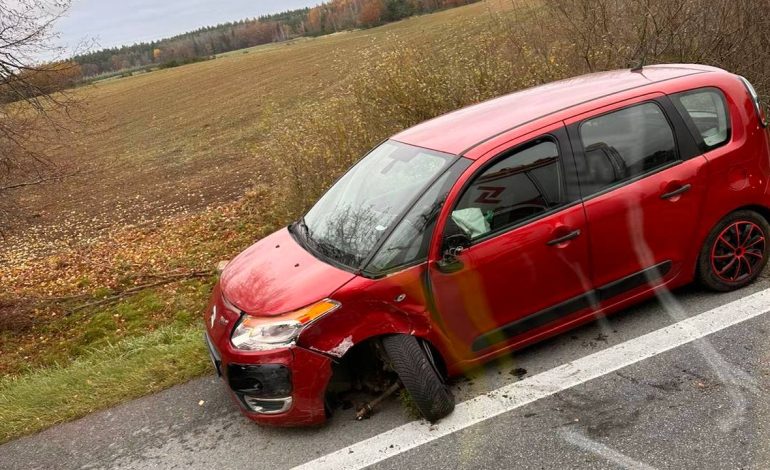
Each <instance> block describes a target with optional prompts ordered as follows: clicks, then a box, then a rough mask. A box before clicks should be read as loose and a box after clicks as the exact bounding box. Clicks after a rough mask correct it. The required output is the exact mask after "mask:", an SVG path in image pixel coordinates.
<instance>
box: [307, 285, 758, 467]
mask: <svg viewBox="0 0 770 470" xmlns="http://www.w3.org/2000/svg"><path fill="white" fill-rule="evenodd" d="M768 311H770V289H766V290H763V291H760V292H757V293H755V294H752V295H749V296H747V297H744V298H743V299H740V300H736V301H734V302H730V303H728V304H725V305H722V306H720V307H717V308H715V309H712V310H709V311H707V312H704V313H701V314H700V315H697V316H694V317H690V318H688V319H686V320H682V321H680V322H678V323H674V324H673V325H670V326H667V327H665V328H661V329H659V330H656V331H653V332H651V333H648V334H646V335H643V336H639V337H637V338H634V339H631V340H629V341H626V342H625V343H621V344H618V345H615V346H612V347H610V348H607V349H604V350H602V351H598V352H596V353H594V354H590V355H588V356H585V357H582V358H580V359H577V360H575V361H573V362H569V363H567V364H563V365H561V366H558V367H555V368H553V369H550V370H548V371H545V372H542V373H540V374H537V375H534V376H532V377H529V378H527V379H525V380H522V381H520V382H514V383H512V384H509V385H506V386H504V387H500V388H498V389H496V390H493V391H491V392H489V393H487V394H484V395H480V396H477V397H475V398H472V399H470V400H467V401H465V402H462V403H460V404H458V405H457V406H456V407H455V411H454V412H453V413H452V414H451V415H449V416H447V417H446V418H444V419H443V420H441V421H440V422H439V423H438V424H436V425H433V426H431V425H429V424H427V423H426V422H424V421H412V422H410V423H407V424H404V425H402V426H399V427H397V428H394V429H391V430H390V431H386V432H384V433H382V434H379V435H377V436H373V437H371V438H369V439H366V440H363V441H360V442H357V443H355V444H353V445H350V446H348V447H345V448H343V449H340V450H338V451H336V452H332V453H331V454H328V455H325V456H323V457H320V458H318V459H315V460H313V461H311V462H307V463H305V464H303V465H300V466H298V467H295V469H301V470H321V469H343V468H344V469H360V468H364V467H367V466H369V465H373V464H375V463H377V462H381V461H383V460H385V459H388V458H390V457H393V456H395V455H398V454H401V453H403V452H406V451H408V450H410V449H414V448H416V447H419V446H421V445H424V444H426V443H428V442H431V441H434V440H436V439H439V438H441V437H444V436H446V435H449V434H452V433H455V432H457V431H460V430H463V429H465V428H467V427H469V426H473V425H474V424H478V423H480V422H482V421H485V420H488V419H490V418H494V417H495V416H498V415H500V414H503V413H506V412H508V411H512V410H515V409H516V408H520V407H522V406H524V405H527V404H529V403H532V402H534V401H536V400H540V399H541V398H545V397H548V396H551V395H553V394H555V393H558V392H561V391H563V390H566V389H568V388H572V387H575V386H577V385H580V384H582V383H585V382H588V381H589V380H592V379H595V378H597V377H601V376H603V375H606V374H609V373H612V372H614V371H616V370H619V369H622V368H624V367H627V366H630V365H632V364H635V363H637V362H640V361H643V360H645V359H648V358H650V357H653V356H656V355H658V354H661V353H664V352H666V351H670V350H671V349H674V348H676V347H679V346H682V345H684V344H687V343H690V342H692V341H695V340H697V339H699V338H703V337H704V336H707V335H710V334H712V333H716V332H718V331H720V330H723V329H725V328H728V327H730V326H733V325H736V324H738V323H741V322H744V321H746V320H750V319H752V318H755V317H758V316H760V315H762V314H764V313H767V312H768Z"/></svg>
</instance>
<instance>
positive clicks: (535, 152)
mask: <svg viewBox="0 0 770 470" xmlns="http://www.w3.org/2000/svg"><path fill="white" fill-rule="evenodd" d="M560 168H561V167H560V163H559V150H558V146H557V145H556V142H554V141H553V140H551V139H540V140H537V141H535V142H533V143H531V144H529V145H527V146H526V147H524V148H522V149H518V150H515V151H513V153H511V154H510V155H507V156H505V157H503V158H502V159H500V160H498V161H497V162H495V163H493V164H492V165H491V166H490V167H488V168H487V169H485V170H484V171H482V172H481V173H480V174H479V175H477V176H476V177H475V178H474V179H473V180H472V181H471V183H470V185H469V186H468V187H467V189H466V190H465V192H464V193H463V195H462V197H461V198H460V200H459V202H458V203H457V205H456V206H455V208H454V210H453V211H452V214H451V223H450V225H451V226H452V228H453V229H454V231H455V232H457V231H459V232H462V233H464V234H465V235H467V236H468V237H469V238H470V239H471V240H476V239H479V238H482V237H485V236H487V235H490V234H493V233H496V232H500V231H502V230H505V229H508V228H510V227H513V226H516V225H519V224H521V223H522V222H525V221H527V220H529V219H532V218H534V217H537V216H538V215H541V214H544V213H547V212H549V211H551V210H553V209H554V208H557V207H560V206H562V205H564V204H565V203H566V197H565V196H564V190H563V185H562V176H561V169H560Z"/></svg>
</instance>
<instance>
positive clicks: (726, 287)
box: [698, 210, 770, 292]
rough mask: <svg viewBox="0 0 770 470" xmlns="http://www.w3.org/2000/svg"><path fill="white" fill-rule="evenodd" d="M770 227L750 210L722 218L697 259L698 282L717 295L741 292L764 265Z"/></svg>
mask: <svg viewBox="0 0 770 470" xmlns="http://www.w3.org/2000/svg"><path fill="white" fill-rule="evenodd" d="M768 235H770V225H769V224H768V223H767V221H766V220H765V218H764V217H762V216H761V215H759V214H757V213H756V212H754V211H750V210H741V211H736V212H733V213H732V214H730V215H728V216H727V217H725V218H724V219H722V220H721V221H720V222H719V223H718V224H717V225H716V226H715V227H714V228H713V229H711V233H709V236H708V237H707V238H706V242H705V243H704V244H703V247H702V248H701V252H700V256H699V257H698V279H699V280H700V282H701V283H702V284H703V285H704V286H706V287H707V288H709V289H711V290H714V291H717V292H728V291H731V290H736V289H740V288H741V287H745V286H747V285H749V284H751V283H752V282H754V280H755V279H756V278H757V277H758V276H759V275H760V274H761V272H762V270H763V269H764V267H765V265H766V264H767V255H768V248H769V247H770V243H769V241H768Z"/></svg>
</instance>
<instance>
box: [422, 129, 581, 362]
mask: <svg viewBox="0 0 770 470" xmlns="http://www.w3.org/2000/svg"><path fill="white" fill-rule="evenodd" d="M569 153H570V148H569V144H568V138H567V135H566V133H565V130H564V127H563V125H562V124H561V123H559V125H558V126H555V127H554V128H552V129H551V130H550V131H549V132H545V133H542V134H540V135H538V136H537V137H534V138H531V139H528V140H526V141H525V142H521V143H520V144H517V145H513V146H511V147H509V148H505V149H503V151H502V152H501V153H499V154H498V156H496V157H495V158H493V159H491V160H490V161H489V162H487V163H484V164H478V165H474V166H473V167H471V169H469V170H468V172H467V173H466V175H465V177H464V178H461V180H460V181H459V182H458V185H459V187H456V188H455V189H454V190H453V191H452V193H451V194H450V198H449V200H448V203H447V205H446V206H445V209H444V210H445V213H444V214H442V218H441V221H440V223H439V232H438V233H439V234H440V235H439V236H437V238H441V239H443V240H448V239H450V237H458V236H460V237H467V239H468V240H469V243H468V246H466V247H464V249H462V250H456V251H455V253H454V254H455V255H456V256H455V257H452V259H450V260H446V259H445V260H441V259H432V260H431V262H430V265H429V276H430V283H431V291H432V294H433V299H434V302H435V308H436V310H437V311H438V314H439V317H440V318H439V319H440V324H441V325H442V329H443V332H444V334H445V335H447V336H448V337H449V338H448V339H449V340H450V343H451V344H454V345H458V348H459V350H457V351H455V353H459V355H460V356H461V357H462V356H464V355H465V356H468V357H473V356H477V355H480V354H485V353H488V352H493V351H495V350H497V349H500V348H502V347H505V346H506V345H508V344H510V343H511V342H515V341H517V340H519V339H521V338H522V337H523V336H526V335H528V334H531V333H533V332H534V331H535V330H537V329H539V328H541V329H542V328H544V327H546V325H549V324H552V323H553V322H556V321H558V320H560V319H562V318H563V317H565V316H567V315H569V314H571V313H574V312H576V311H578V310H580V309H581V308H585V307H586V298H585V296H584V295H583V294H585V293H586V292H587V291H589V290H590V288H591V286H590V280H589V279H588V276H587V272H588V269H587V268H588V238H587V236H586V218H585V214H584V211H583V207H582V206H581V204H580V202H579V201H578V195H577V194H576V191H575V188H574V184H572V185H570V184H568V181H573V182H574V171H570V168H573V170H574V167H571V166H570V165H568V164H567V165H565V163H569V162H570V160H569V158H570V157H569ZM435 239H436V238H434V240H435ZM435 251H436V252H439V251H441V250H435ZM458 251H459V253H458ZM575 299H578V300H575Z"/></svg>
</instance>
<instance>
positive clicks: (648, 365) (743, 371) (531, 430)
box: [0, 277, 770, 469]
mask: <svg viewBox="0 0 770 470" xmlns="http://www.w3.org/2000/svg"><path fill="white" fill-rule="evenodd" d="M768 288H770V280H769V279H768V278H767V277H764V278H762V279H761V280H760V281H759V282H757V283H756V284H755V285H753V286H751V287H749V288H747V289H744V290H742V291H739V292H734V293H729V294H712V293H707V292H704V291H702V290H700V289H698V288H696V287H688V288H685V289H683V290H680V291H678V292H676V293H675V301H674V303H673V304H671V303H667V304H665V305H664V304H661V303H660V302H658V301H650V302H647V303H644V304H642V305H640V306H638V307H635V308H632V309H629V310H627V311H625V312H622V313H619V314H617V315H615V316H613V317H610V318H609V319H606V320H602V321H600V322H597V323H595V324H592V325H588V326H586V327H582V328H580V329H578V330H575V331H573V332H571V333H567V334H565V335H562V336H559V337H557V338H554V339H552V340H549V341H546V342H544V343H541V344H539V345H537V346H534V347H531V348H528V349H526V350H524V351H520V352H518V353H516V354H515V355H514V356H511V357H509V358H506V359H504V360H499V361H497V362H495V363H492V364H489V365H488V366H486V367H484V368H483V369H482V370H479V371H477V372H476V373H475V374H473V375H472V376H470V377H468V378H466V379H463V380H459V381H458V382H457V384H456V385H455V396H456V397H457V400H458V402H461V401H465V400H468V399H471V398H473V397H475V396H478V395H483V394H486V393H489V392H490V391H492V390H495V389H497V388H499V387H501V386H504V385H507V384H510V383H513V382H515V381H517V380H520V378H519V377H517V376H516V375H515V374H513V373H512V372H513V371H514V370H515V369H518V368H522V369H526V371H527V374H526V375H525V376H524V378H527V377H531V376H533V375H535V374H539V373H542V372H545V371H548V370H550V369H553V368H554V367H557V366H560V365H562V364H565V363H568V362H570V361H573V360H575V359H578V358H580V357H584V356H587V355H589V354H592V353H595V352H597V351H601V350H603V349H605V348H608V347H611V346H613V345H618V344H621V343H624V342H626V341H628V340H631V339H633V338H637V337H639V336H641V335H644V334H646V333H649V332H652V331H655V330H658V329H660V328H662V327H665V326H668V325H671V324H674V323H676V322H678V321H680V320H682V319H683V317H690V316H694V315H698V314H700V313H702V312H705V311H708V310H711V309H713V308H715V307H717V306H719V305H723V304H726V303H728V302H731V301H734V300H736V299H740V298H742V297H744V296H747V295H749V294H751V293H753V292H757V291H760V290H763V289H768ZM677 312H678V313H677ZM768 331H770V314H765V315H761V316H758V317H756V318H753V319H751V320H748V321H745V322H743V323H740V324H737V325H734V326H731V327H729V328H726V329H724V330H721V331H718V332H717V333H714V334H712V335H709V336H707V337H705V338H702V339H700V340H697V341H695V342H692V343H689V344H685V345H683V346H680V347H677V348H675V349H672V350H670V351H667V352H664V353H662V354H658V355H655V356H654V357H651V358H649V359H645V360H643V361H641V362H638V363H636V364H633V365H630V366H628V367H624V368H622V369H620V370H618V371H616V372H612V373H609V374H607V375H603V376H601V377H598V378H595V379H593V380H590V381H588V382H586V383H583V384H580V385H578V386H575V387H573V388H570V389H567V390H564V391H562V392H559V393H557V394H555V395H551V396H549V397H547V398H543V399H541V400H538V401H535V402H533V403H530V404H528V405H525V406H522V407H520V408H517V409H515V410H512V411H510V412H506V413H503V414H500V415H499V416H496V417H494V418H492V419H488V420H485V421H482V422H480V423H478V424H475V425H473V426H469V427H466V428H464V429H462V430H460V431H458V432H454V433H451V434H449V435H446V436H443V437H440V438H437V439H435V440H432V441H431V442H429V443H427V444H425V445H422V446H420V447H417V448H415V449H412V450H409V451H406V452H404V453H401V454H398V455H395V456H393V457H391V458H388V459H386V460H383V461H382V462H379V463H377V464H376V465H375V466H374V467H375V468H393V469H404V468H425V469H431V468H436V469H439V468H441V469H444V468H564V467H583V468H640V469H645V468H682V467H686V468H699V469H705V468H770V419H768V418H770V352H768V351H770V344H769V342H768V339H767V338H768ZM201 401H202V402H203V404H202V405H201V404H200V402H201ZM409 421H411V418H410V417H409V416H408V415H407V414H406V413H405V411H404V410H403V409H402V407H401V405H400V403H399V402H398V401H397V400H396V399H392V400H389V401H387V402H386V403H385V404H384V405H383V406H382V407H381V408H380V409H379V410H378V413H377V414H376V415H375V416H373V417H372V418H371V419H369V420H367V421H361V422H359V421H355V420H354V410H352V409H349V410H338V412H337V413H336V414H335V416H334V417H333V418H332V420H331V421H330V422H329V423H327V424H326V425H325V426H322V427H319V428H311V429H273V428H261V427H258V426H256V425H254V424H252V423H251V422H249V421H247V420H245V419H244V418H242V417H241V416H240V414H239V413H238V411H237V407H236V405H235V404H234V403H232V402H231V401H230V400H229V398H228V397H227V396H226V394H225V389H224V385H223V384H221V383H220V382H219V380H218V379H216V378H215V377H213V376H211V377H205V378H202V379H198V380H195V381H192V382H190V383H187V384H184V385H180V386H177V387H174V388H171V389H169V390H166V391H165V392H162V393H159V394H156V395H153V396H149V397H145V398H142V399H139V400H135V401H132V402H129V403H126V404H124V405H121V406H118V407H115V408H113V409H110V410H106V411H103V412H100V413H95V414H93V415H90V416H87V417H86V418H83V419H81V420H79V421H75V422H72V423H68V424H64V425H60V426H57V427H54V428H51V429H49V430H47V431H44V432H42V433H40V434H37V435H34V436H30V437H26V438H23V439H20V440H17V441H13V442H10V443H7V444H4V445H2V446H0V468H4V469H6V468H7V469H16V468H19V469H21V468H24V469H26V468H46V469H48V468H127V469H131V468H141V469H145V468H162V469H166V468H213V467H218V468H228V469H240V468H244V469H246V468H248V469H261V468H264V469H281V468H291V467H293V466H296V465H300V464H303V463H306V462H308V461H312V460H314V459H316V458H318V457H321V456H324V455H326V454H329V453H332V452H335V451H337V450H339V449H344V448H346V447H347V446H349V445H352V444H355V443H357V442H359V441H362V440H364V439H366V438H369V437H373V436H377V435H379V434H381V433H383V432H385V431H388V430H390V429H393V428H396V427H398V426H400V425H403V424H405V423H407V422H409ZM426 426H427V425H426Z"/></svg>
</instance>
